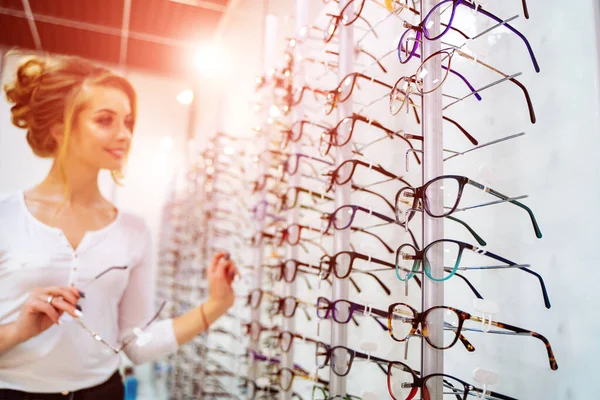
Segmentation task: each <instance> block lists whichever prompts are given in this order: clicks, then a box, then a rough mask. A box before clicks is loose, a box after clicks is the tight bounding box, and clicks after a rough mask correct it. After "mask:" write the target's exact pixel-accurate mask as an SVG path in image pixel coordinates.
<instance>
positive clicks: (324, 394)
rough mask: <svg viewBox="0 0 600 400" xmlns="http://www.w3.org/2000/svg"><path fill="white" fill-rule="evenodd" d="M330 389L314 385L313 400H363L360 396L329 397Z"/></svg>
mask: <svg viewBox="0 0 600 400" xmlns="http://www.w3.org/2000/svg"><path fill="white" fill-rule="evenodd" d="M328 391H329V389H328V388H327V387H321V386H317V385H314V386H313V388H312V400H334V399H342V400H361V398H360V397H358V396H353V395H351V394H347V395H345V396H340V395H336V396H333V397H329V394H328Z"/></svg>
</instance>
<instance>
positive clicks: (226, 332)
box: [209, 327, 240, 341]
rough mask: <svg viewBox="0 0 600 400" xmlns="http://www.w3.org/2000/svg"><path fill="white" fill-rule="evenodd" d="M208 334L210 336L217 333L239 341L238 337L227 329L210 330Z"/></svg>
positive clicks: (216, 328)
mask: <svg viewBox="0 0 600 400" xmlns="http://www.w3.org/2000/svg"><path fill="white" fill-rule="evenodd" d="M209 333H211V334H212V333H218V334H220V335H226V336H229V337H231V338H232V339H233V340H235V341H239V340H240V337H239V336H238V335H236V334H235V333H233V332H231V331H228V330H227V329H223V328H221V327H215V328H211V329H210V330H209Z"/></svg>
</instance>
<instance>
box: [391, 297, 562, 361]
mask: <svg viewBox="0 0 600 400" xmlns="http://www.w3.org/2000/svg"><path fill="white" fill-rule="evenodd" d="M437 321H443V327H442V326H439V323H438V322H437ZM466 321H474V322H479V323H480V324H479V326H477V325H475V327H468V326H464V325H465V322H466ZM484 324H485V325H487V326H489V327H491V326H492V325H493V326H496V327H498V328H500V329H503V330H500V331H499V330H489V329H486V330H484V329H482V328H483V326H482V325H484ZM419 326H421V333H422V335H423V337H424V338H425V341H426V342H427V343H429V345H431V346H432V347H433V348H435V349H438V350H446V349H449V348H451V347H452V346H454V345H455V344H456V342H457V340H458V339H460V340H461V342H462V344H463V345H464V346H465V348H466V349H467V350H468V351H475V347H473V345H472V344H471V343H470V342H469V341H468V340H467V339H466V338H465V337H464V336H463V335H462V334H461V332H462V331H473V332H488V333H493V334H500V335H519V336H521V335H522V336H533V337H534V338H536V339H539V340H541V341H542V342H543V343H544V345H545V346H546V351H547V352H548V361H549V362H550V368H551V369H553V370H556V369H558V364H557V363H556V359H555V357H554V352H553V351H552V347H551V346H550V342H549V341H548V339H546V338H545V337H544V336H542V335H540V334H539V333H536V332H533V331H529V330H526V329H523V328H518V327H516V326H512V325H508V324H505V323H502V322H495V321H491V320H489V321H484V320H483V319H482V318H480V317H476V316H474V315H471V314H469V313H467V312H465V311H461V310H458V309H456V308H452V307H447V306H436V307H431V308H430V309H428V310H426V311H424V312H422V313H419V312H418V311H417V310H415V309H414V308H413V307H411V306H409V305H408V304H404V303H394V304H391V305H390V306H389V308H388V328H389V333H390V336H391V337H392V339H394V340H395V341H397V342H404V341H406V340H407V339H408V338H409V337H411V336H414V335H415V334H416V333H417V330H418V329H419ZM438 326H439V328H440V329H443V334H441V335H436V334H432V332H433V330H434V329H435V328H436V327H438Z"/></svg>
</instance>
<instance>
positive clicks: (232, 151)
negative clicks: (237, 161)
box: [223, 146, 235, 156]
mask: <svg viewBox="0 0 600 400" xmlns="http://www.w3.org/2000/svg"><path fill="white" fill-rule="evenodd" d="M223 153H225V154H227V155H229V156H230V155H232V154H235V149H234V148H233V147H231V146H225V148H224V149H223Z"/></svg>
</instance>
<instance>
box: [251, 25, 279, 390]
mask: <svg viewBox="0 0 600 400" xmlns="http://www.w3.org/2000/svg"><path fill="white" fill-rule="evenodd" d="M276 38H277V18H276V17H275V16H273V15H267V16H266V17H265V36H264V41H265V42H264V50H265V54H264V71H269V70H270V69H271V68H274V66H275V57H276V56H275V55H276V48H277V46H276ZM264 109H265V110H266V111H265V113H266V114H265V116H264V117H265V118H267V117H268V110H269V105H268V104H267V105H266V107H264ZM271 129H273V128H272V125H267V127H266V128H265V132H263V133H262V135H261V138H262V140H263V143H261V146H260V148H263V149H264V150H265V152H264V153H263V154H262V155H264V156H265V158H264V159H263V161H264V162H261V163H259V165H261V168H262V170H261V171H260V174H261V175H262V174H266V173H267V171H268V164H269V152H268V149H269V140H270V137H271V136H270V134H271ZM267 191H268V189H267V185H265V187H264V188H263V189H262V190H261V192H260V196H259V202H266V200H267ZM265 214H266V210H265ZM265 221H266V218H259V219H258V221H257V223H256V230H257V231H258V232H262V231H264V229H265ZM262 243H264V241H261V244H260V245H259V246H257V247H256V248H255V249H254V257H253V261H254V262H253V265H254V266H255V272H254V288H256V289H261V288H262V287H263V273H262V272H263V271H262V270H263V267H262V265H263V264H264V254H265V247H264V245H263V244H262ZM260 317H261V315H260V308H256V309H252V311H251V312H250V321H256V322H257V323H260V320H261V318H260ZM251 336H252V335H251ZM259 336H260V335H259ZM259 341H260V338H259ZM258 345H259V343H256V342H255V341H254V340H252V339H250V346H249V350H250V351H258V350H259V346H258ZM249 363H250V365H249V368H248V379H250V380H252V381H254V380H256V379H257V378H258V376H257V370H258V368H257V366H256V360H255V359H254V358H253V357H251V358H250V360H249Z"/></svg>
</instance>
